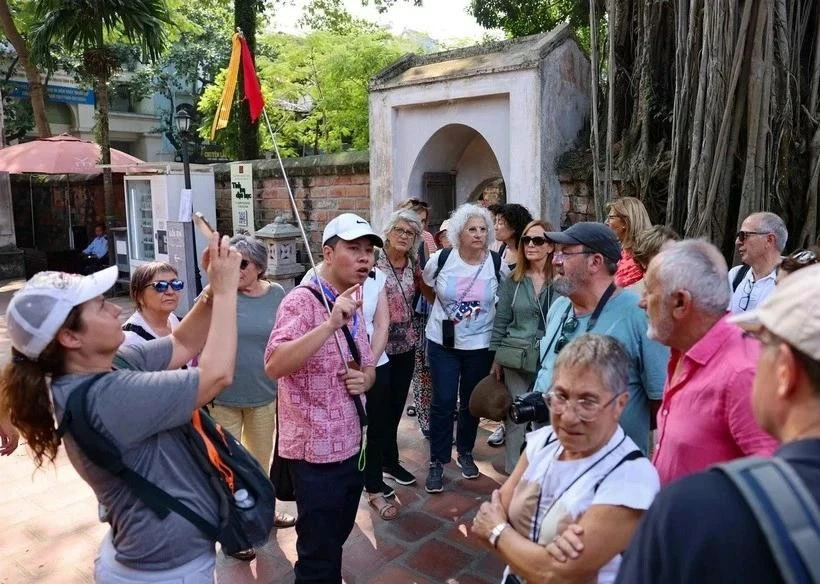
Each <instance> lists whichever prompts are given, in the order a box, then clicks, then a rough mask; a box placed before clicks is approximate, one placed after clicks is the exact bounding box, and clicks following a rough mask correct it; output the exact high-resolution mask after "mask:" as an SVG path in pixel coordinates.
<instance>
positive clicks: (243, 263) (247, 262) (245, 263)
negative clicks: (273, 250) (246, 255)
mask: <svg viewBox="0 0 820 584" xmlns="http://www.w3.org/2000/svg"><path fill="white" fill-rule="evenodd" d="M249 265H251V262H250V260H242V261H241V262H239V269H240V270H244V269H245V268H247V267H248V266H249Z"/></svg>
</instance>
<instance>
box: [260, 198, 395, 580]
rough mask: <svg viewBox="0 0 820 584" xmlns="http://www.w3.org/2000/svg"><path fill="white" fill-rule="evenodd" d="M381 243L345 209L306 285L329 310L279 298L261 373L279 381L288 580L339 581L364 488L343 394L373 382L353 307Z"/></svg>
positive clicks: (298, 292)
mask: <svg viewBox="0 0 820 584" xmlns="http://www.w3.org/2000/svg"><path fill="white" fill-rule="evenodd" d="M374 245H378V246H381V245H382V241H381V239H380V238H379V237H378V236H377V235H376V234H375V232H374V231H373V229H371V227H370V224H369V223H368V222H367V221H365V220H364V219H362V218H361V217H359V216H357V215H354V214H352V213H345V214H343V215H340V216H338V217H336V218H335V219H333V220H332V221H331V222H330V223H328V225H327V227H325V230H324V233H323V235H322V255H323V258H324V264H323V266H322V268H321V270H320V272H319V274H320V277H319V278H318V279H315V280H313V281H312V282H311V283H310V284H309V286H310V287H311V288H313V289H314V290H316V291H317V292H319V293H324V294H325V296H326V297H327V298H328V300H329V301H330V302H333V304H334V305H333V310H332V313H331V315H330V317H328V315H327V312H326V311H325V308H324V305H323V304H322V302H321V301H320V300H319V298H317V297H316V296H315V295H314V294H313V293H312V292H311V291H310V290H307V289H305V288H304V287H297V288H295V289H294V290H292V291H291V292H290V294H288V295H287V296H285V298H284V299H283V300H282V303H281V304H280V305H279V311H278V314H277V317H276V325H275V326H274V329H273V331H272V332H271V336H270V339H269V341H268V346H267V349H266V351H265V372H266V373H267V374H268V376H269V377H271V378H273V379H277V380H278V387H279V400H278V408H279V409H278V413H279V424H278V432H279V455H280V456H281V457H282V458H287V459H291V461H290V470H291V477H292V479H293V485H294V492H295V498H296V509H297V511H298V515H299V518H298V520H297V522H296V535H297V539H296V553H297V555H298V559H297V561H296V566H295V568H294V572H295V576H296V582H297V583H301V582H327V583H339V582H341V581H342V545H343V544H344V542H345V540H346V539H347V537H348V536H349V535H350V532H351V531H352V529H353V524H354V522H355V519H356V510H357V509H358V506H359V499H360V497H361V494H362V488H363V485H364V483H363V474H362V472H361V471H360V470H359V468H358V465H357V459H358V456H359V449H360V447H361V427H360V425H359V417H358V415H357V413H356V407H355V403H354V400H353V398H352V396H355V395H361V394H362V393H364V392H365V391H367V390H368V389H369V388H370V386H371V385H372V384H373V381H374V379H375V363H374V360H373V353H372V352H371V350H370V345H369V343H368V340H367V331H366V330H365V323H364V319H363V316H362V314H361V312H360V310H359V308H360V307H361V285H362V283H363V282H364V280H365V278H367V275H368V273H369V272H370V270H371V269H372V267H373V261H374V255H373V246H374ZM345 325H347V327H348V329H349V330H350V332H351V333H352V335H353V338H354V339H355V343H356V346H357V348H358V350H359V353H360V355H361V368H360V370H356V369H353V368H351V369H349V371H347V372H345V369H344V365H343V363H342V358H341V356H340V355H339V349H338V348H337V344H336V341H335V340H334V338H333V337H334V335H335V336H336V337H337V338H338V339H339V343H340V344H341V347H342V351H343V352H344V354H345V357H344V359H345V361H346V362H351V361H352V360H353V356H352V355H351V352H350V350H349V348H348V343H347V342H346V341H345V339H344V336H343V334H342V332H341V330H340V329H342V327H343V326H345Z"/></svg>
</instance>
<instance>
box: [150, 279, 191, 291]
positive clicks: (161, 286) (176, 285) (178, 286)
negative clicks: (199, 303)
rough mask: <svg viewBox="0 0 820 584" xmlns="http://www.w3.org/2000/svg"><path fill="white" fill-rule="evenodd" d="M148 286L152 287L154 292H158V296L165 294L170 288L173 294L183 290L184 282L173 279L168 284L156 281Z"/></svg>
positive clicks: (165, 281)
mask: <svg viewBox="0 0 820 584" xmlns="http://www.w3.org/2000/svg"><path fill="white" fill-rule="evenodd" d="M148 286H152V287H153V288H154V290H156V291H157V292H159V293H160V294H161V293H163V292H166V291H167V290H168V287H169V286H170V287H171V290H173V291H174V292H179V291H180V290H182V289H183V288H185V282H183V281H182V280H178V279H174V280H171V281H170V282H169V281H168V280H157V281H156V282H151V283H150V284H148Z"/></svg>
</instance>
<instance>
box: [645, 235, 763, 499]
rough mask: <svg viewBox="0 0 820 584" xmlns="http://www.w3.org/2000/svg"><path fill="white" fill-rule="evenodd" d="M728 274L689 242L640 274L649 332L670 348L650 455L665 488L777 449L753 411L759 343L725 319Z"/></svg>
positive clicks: (713, 251)
mask: <svg viewBox="0 0 820 584" xmlns="http://www.w3.org/2000/svg"><path fill="white" fill-rule="evenodd" d="M726 274H727V269H726V262H725V260H724V259H723V256H722V255H721V254H720V252H719V251H718V249H717V248H716V247H715V246H713V245H712V244H710V243H708V242H706V241H704V240H686V241H681V242H677V243H674V244H671V245H669V247H668V248H666V249H664V251H663V252H661V253H660V254H659V255H657V256H656V257H655V258H654V259H653V260H652V262H651V263H650V264H649V270H648V271H647V273H646V277H645V279H644V280H645V283H646V288H645V291H644V295H643V297H642V298H641V302H640V305H641V307H642V308H644V309H645V310H646V312H647V314H648V316H649V330H648V335H649V337H650V338H652V339H655V340H657V341H659V342H661V343H663V344H664V345H668V346H669V347H671V349H672V356H671V358H670V360H669V366H668V368H667V377H666V385H665V387H664V393H663V403H662V405H661V409H660V411H659V412H658V442H657V446H656V447H655V455H654V458H653V463H654V464H655V467H656V468H657V469H658V474H659V475H660V479H661V484H662V485H663V484H667V483H669V482H671V481H673V480H675V479H678V478H680V477H682V476H685V475H688V474H691V473H694V472H698V471H702V470H704V469H706V468H707V467H709V466H710V465H712V464H715V463H717V462H722V461H725V460H732V459H734V458H740V457H742V456H748V455H752V454H757V455H766V456H768V455H771V454H772V453H773V452H774V450H775V448H776V446H777V443H776V441H775V440H774V438H772V437H771V436H769V435H768V434H766V433H765V432H764V431H763V430H762V429H761V428H760V427H759V426H758V425H757V422H755V419H754V416H753V415H752V404H751V393H752V382H753V380H754V376H755V367H756V364H757V356H758V353H759V351H760V346H759V345H760V343H759V342H758V341H757V340H755V339H752V338H746V337H745V336H744V335H743V332H742V331H741V330H740V328H738V327H737V326H735V325H733V324H730V323H728V322H727V318H728V313H727V312H726V306H727V305H728V303H729V295H730V291H729V287H728V286H727V284H726V282H727V275H726Z"/></svg>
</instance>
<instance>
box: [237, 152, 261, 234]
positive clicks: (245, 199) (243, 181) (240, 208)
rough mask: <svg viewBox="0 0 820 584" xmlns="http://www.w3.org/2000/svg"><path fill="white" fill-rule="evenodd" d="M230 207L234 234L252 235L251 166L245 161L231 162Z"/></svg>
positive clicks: (253, 230)
mask: <svg viewBox="0 0 820 584" xmlns="http://www.w3.org/2000/svg"><path fill="white" fill-rule="evenodd" d="M231 209H232V214H233V232H234V234H236V233H248V234H250V235H253V234H254V233H255V232H256V229H254V217H253V167H252V166H251V165H250V164H247V163H245V162H233V163H231Z"/></svg>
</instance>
